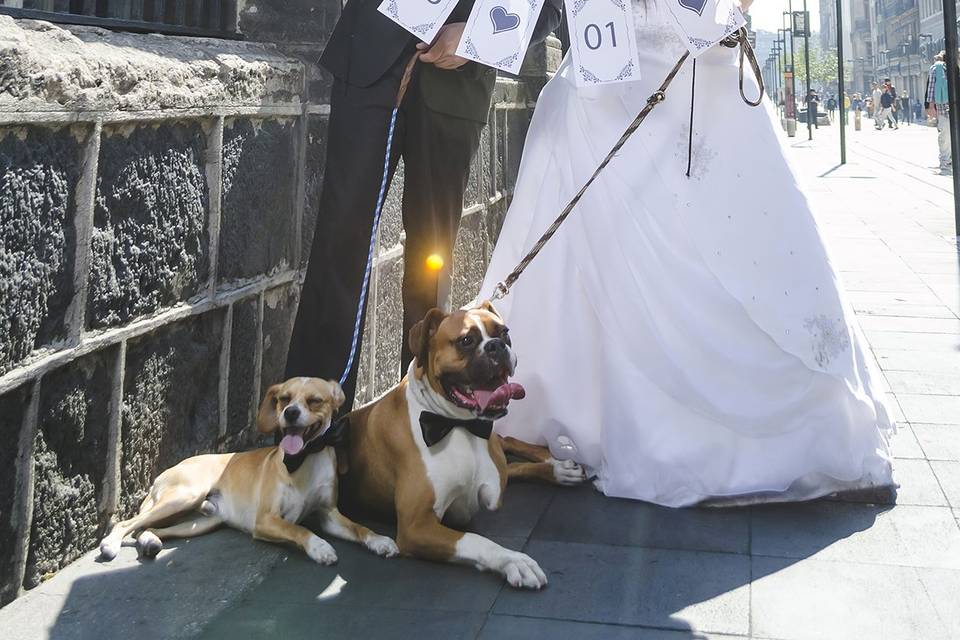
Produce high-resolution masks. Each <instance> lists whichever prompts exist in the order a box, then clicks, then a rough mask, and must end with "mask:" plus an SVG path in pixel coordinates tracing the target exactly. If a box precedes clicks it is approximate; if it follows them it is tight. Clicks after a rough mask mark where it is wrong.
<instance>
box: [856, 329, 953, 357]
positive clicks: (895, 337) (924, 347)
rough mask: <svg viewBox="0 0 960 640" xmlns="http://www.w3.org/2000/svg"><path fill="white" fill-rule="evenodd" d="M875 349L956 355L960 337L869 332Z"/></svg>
mask: <svg viewBox="0 0 960 640" xmlns="http://www.w3.org/2000/svg"><path fill="white" fill-rule="evenodd" d="M866 334H867V339H868V340H869V341H870V345H871V346H872V347H873V348H874V349H889V350H892V351H933V352H937V353H944V354H945V353H954V354H956V352H957V349H958V348H960V336H957V335H952V334H948V333H910V332H907V331H867V332H866Z"/></svg>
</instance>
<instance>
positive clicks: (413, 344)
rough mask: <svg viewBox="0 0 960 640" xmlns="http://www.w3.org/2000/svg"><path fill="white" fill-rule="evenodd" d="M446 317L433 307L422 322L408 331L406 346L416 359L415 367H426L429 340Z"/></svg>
mask: <svg viewBox="0 0 960 640" xmlns="http://www.w3.org/2000/svg"><path fill="white" fill-rule="evenodd" d="M445 317H446V315H445V314H444V313H443V311H441V310H440V309H437V308H436V307H434V308H433V309H430V311H427V315H426V316H424V318H423V320H421V321H420V322H418V323H417V324H415V325H413V327H412V328H411V329H410V339H409V342H408V346H409V347H410V352H411V353H412V354H413V355H414V356H416V358H417V366H419V367H426V366H427V354H428V352H429V349H430V338H432V337H433V334H435V333H436V332H437V328H438V327H439V326H440V323H441V322H443V319H444V318H445Z"/></svg>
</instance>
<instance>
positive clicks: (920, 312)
mask: <svg viewBox="0 0 960 640" xmlns="http://www.w3.org/2000/svg"><path fill="white" fill-rule="evenodd" d="M853 307H854V310H855V311H856V312H857V317H861V318H862V317H864V316H892V317H901V318H947V319H952V318H956V317H957V314H956V313H954V312H953V310H952V309H950V307H948V306H946V305H945V304H934V305H920V304H882V303H873V304H866V303H859V304H854V305H853Z"/></svg>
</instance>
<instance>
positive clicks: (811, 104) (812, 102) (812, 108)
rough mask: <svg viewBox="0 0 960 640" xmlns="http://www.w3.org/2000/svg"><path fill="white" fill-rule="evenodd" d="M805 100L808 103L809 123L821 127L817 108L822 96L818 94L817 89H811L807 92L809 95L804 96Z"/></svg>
mask: <svg viewBox="0 0 960 640" xmlns="http://www.w3.org/2000/svg"><path fill="white" fill-rule="evenodd" d="M804 102H805V103H806V105H807V124H812V125H813V126H814V127H816V128H817V129H819V128H820V125H819V124H817V110H818V107H819V105H820V96H818V95H817V92H816V90H815V89H810V90H809V91H808V92H807V97H806V98H804Z"/></svg>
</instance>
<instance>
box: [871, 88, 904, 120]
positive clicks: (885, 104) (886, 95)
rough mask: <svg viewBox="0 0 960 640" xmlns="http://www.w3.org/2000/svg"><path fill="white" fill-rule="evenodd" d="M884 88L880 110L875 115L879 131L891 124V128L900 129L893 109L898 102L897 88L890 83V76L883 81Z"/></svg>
mask: <svg viewBox="0 0 960 640" xmlns="http://www.w3.org/2000/svg"><path fill="white" fill-rule="evenodd" d="M883 86H884V90H883V92H881V94H880V112H879V114H877V115H876V116H875V117H874V124H875V125H876V127H877V131H880V130H881V129H883V127H884V126H885V125H886V124H888V123H889V124H890V128H891V129H898V128H899V125H898V124H897V121H896V120H895V119H894V117H893V110H894V108H895V105H896V104H897V90H896V89H895V88H894V87H893V85H892V84H891V83H890V78H887V79H885V80H884V81H883Z"/></svg>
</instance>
